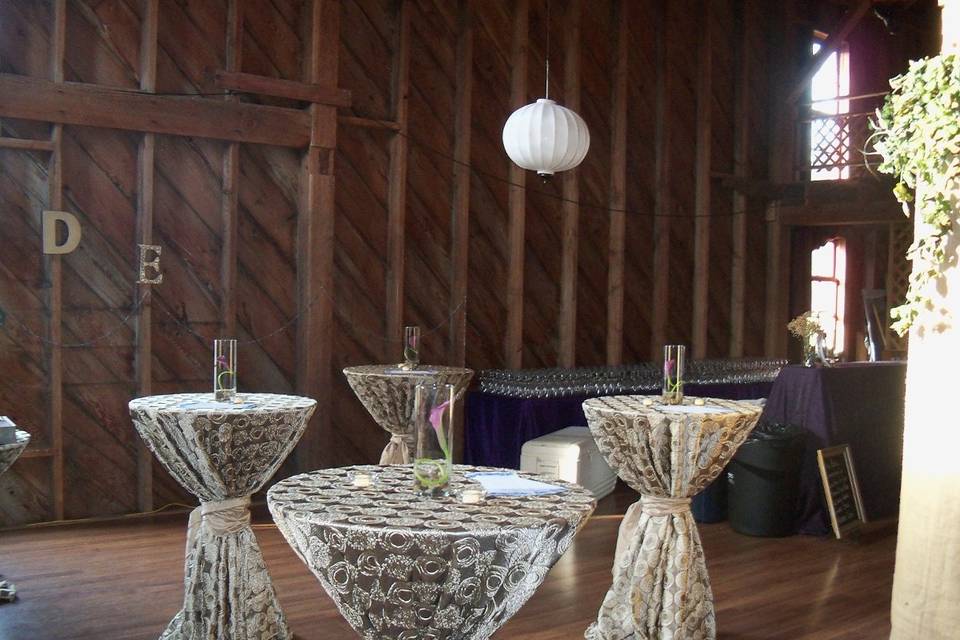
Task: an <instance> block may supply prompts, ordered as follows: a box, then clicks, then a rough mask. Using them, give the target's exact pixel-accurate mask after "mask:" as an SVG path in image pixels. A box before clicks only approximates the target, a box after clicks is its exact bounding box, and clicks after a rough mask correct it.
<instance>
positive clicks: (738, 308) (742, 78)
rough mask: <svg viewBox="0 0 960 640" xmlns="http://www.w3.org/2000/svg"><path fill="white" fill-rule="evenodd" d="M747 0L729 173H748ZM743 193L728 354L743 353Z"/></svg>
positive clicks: (738, 196)
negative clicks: (731, 168)
mask: <svg viewBox="0 0 960 640" xmlns="http://www.w3.org/2000/svg"><path fill="white" fill-rule="evenodd" d="M749 2H750V0H739V1H738V2H737V3H736V5H735V11H736V16H735V21H736V22H735V26H734V38H733V39H734V48H735V49H734V57H735V63H734V64H735V66H734V69H733V74H734V103H733V173H734V175H735V176H736V177H737V178H739V179H744V178H748V177H749V176H750V51H749V42H750V33H751V31H750V6H749V4H748V3H749ZM746 209H747V197H746V196H745V195H744V194H743V193H742V192H740V191H739V190H737V189H735V190H734V192H733V217H732V221H731V224H732V234H733V241H732V245H733V252H732V253H733V255H732V258H731V261H732V262H731V269H730V357H731V358H741V357H743V332H744V321H745V318H744V313H745V310H744V294H745V292H746V289H747V284H746V280H747V212H746Z"/></svg>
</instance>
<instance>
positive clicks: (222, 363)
mask: <svg viewBox="0 0 960 640" xmlns="http://www.w3.org/2000/svg"><path fill="white" fill-rule="evenodd" d="M229 365H230V363H228V362H227V356H217V366H218V367H220V368H221V369H227V368H228V367H229Z"/></svg>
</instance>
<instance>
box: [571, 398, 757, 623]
mask: <svg viewBox="0 0 960 640" xmlns="http://www.w3.org/2000/svg"><path fill="white" fill-rule="evenodd" d="M645 400H646V401H647V403H646V404H645V403H644V401H645ZM695 401H696V400H695V399H694V398H691V397H687V398H685V399H684V404H682V405H665V404H661V403H660V398H659V396H610V397H605V398H591V399H590V400H587V401H586V402H584V403H583V411H584V414H586V417H587V423H588V424H589V425H590V432H591V433H592V434H593V437H594V439H596V441H597V446H598V447H599V448H600V452H601V453H602V454H603V456H604V457H605V458H606V460H607V462H608V463H609V464H610V466H611V467H612V468H613V469H614V470H615V471H616V472H617V475H619V476H620V478H621V479H623V480H624V481H625V482H626V483H627V484H629V485H630V486H631V487H632V488H633V489H635V490H636V491H638V492H639V493H640V500H639V501H637V502H636V503H635V504H633V505H632V506H631V507H630V508H629V509H628V510H627V513H626V515H625V516H624V518H623V522H622V523H621V525H620V533H619V536H618V538H617V550H616V555H615V556H614V561H613V584H612V586H611V587H610V590H609V591H608V592H607V595H606V597H605V598H604V600H603V604H602V605H601V607H600V612H599V614H598V615H597V621H596V622H595V623H594V624H592V625H591V626H590V628H589V629H587V631H586V633H585V634H584V637H585V638H588V639H589V640H624V639H631V640H633V639H639V638H657V639H659V640H687V639H694V638H696V639H702V640H713V639H714V638H716V635H717V629H716V620H715V617H714V610H713V592H712V591H711V589H710V579H709V577H708V575H707V566H706V563H705V562H704V558H703V547H702V546H701V544H700V536H699V534H698V533H697V525H696V523H695V522H694V519H693V514H692V513H691V512H690V499H691V498H692V497H693V496H695V495H696V494H697V493H699V492H700V491H702V490H703V489H704V488H705V487H706V486H707V485H708V484H710V483H711V482H712V481H713V480H714V479H715V478H716V477H717V476H719V475H720V472H721V471H722V470H723V468H724V466H726V464H727V462H729V461H730V459H731V458H732V457H733V454H734V453H736V451H737V448H738V447H739V446H740V445H741V444H742V443H743V441H744V440H745V439H746V437H747V436H748V435H749V434H750V431H752V430H753V427H754V426H755V425H756V423H757V419H758V418H759V417H760V410H761V408H760V407H759V406H757V405H756V404H752V403H749V402H739V401H736V400H720V399H716V398H706V399H704V405H703V406H698V405H696V404H694V403H695Z"/></svg>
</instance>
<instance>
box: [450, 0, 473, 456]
mask: <svg viewBox="0 0 960 640" xmlns="http://www.w3.org/2000/svg"><path fill="white" fill-rule="evenodd" d="M457 21H458V27H457V32H458V33H457V60H456V78H457V87H456V95H455V96H454V111H455V113H456V116H455V121H454V142H453V159H454V163H453V203H452V211H451V216H450V228H451V234H450V235H451V247H450V268H451V274H450V314H451V316H452V321H451V325H450V350H449V357H448V359H449V361H450V363H451V364H453V365H459V366H463V364H464V362H465V361H466V349H467V305H466V300H467V275H468V273H467V271H468V268H469V260H468V252H469V249H470V138H471V133H472V127H471V124H472V123H471V119H470V114H471V112H472V105H473V0H460V3H459V16H458V20H457ZM462 440H463V439H462V438H457V439H456V441H457V442H462Z"/></svg>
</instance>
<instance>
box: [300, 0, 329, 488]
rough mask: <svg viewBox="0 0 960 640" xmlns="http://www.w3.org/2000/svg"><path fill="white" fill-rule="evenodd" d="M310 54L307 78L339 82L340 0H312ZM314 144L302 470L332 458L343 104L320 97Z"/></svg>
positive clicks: (304, 168) (304, 201)
mask: <svg viewBox="0 0 960 640" xmlns="http://www.w3.org/2000/svg"><path fill="white" fill-rule="evenodd" d="M307 11H308V21H307V26H308V29H309V33H308V41H309V48H308V51H309V55H308V56H307V57H306V61H305V69H304V76H305V79H306V81H307V82H311V83H316V84H324V85H327V86H336V85H337V72H338V64H337V58H338V55H339V51H340V2H339V0H312V1H311V2H310V4H309V5H308V8H307ZM310 118H311V123H312V131H311V140H310V147H309V148H308V149H307V151H306V153H305V154H304V157H303V161H302V163H301V169H300V173H301V181H300V190H301V197H300V211H299V213H298V215H297V303H298V308H299V310H300V320H299V322H298V323H297V391H298V393H300V394H303V395H308V396H312V397H314V398H316V400H317V411H316V414H315V415H314V418H313V423H314V427H313V429H309V428H308V429H307V431H306V433H305V434H304V436H303V439H302V440H301V442H300V446H299V447H298V448H297V464H298V466H299V467H300V469H315V468H317V467H318V466H320V465H322V464H323V463H325V462H327V461H329V458H325V457H324V456H325V454H326V453H327V451H328V450H329V447H327V446H325V445H326V444H327V443H328V442H329V441H330V385H331V380H332V375H331V374H332V368H333V251H334V216H335V214H336V208H335V203H334V189H335V186H336V183H335V181H334V167H333V164H334V155H335V154H334V152H335V149H328V148H324V147H321V146H319V144H317V141H318V140H319V139H320V138H321V137H323V138H326V139H329V137H328V136H330V134H331V133H332V134H333V135H332V137H333V138H334V140H335V139H336V131H337V111H336V108H335V107H331V106H326V105H319V104H314V105H312V106H311V107H310Z"/></svg>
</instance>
